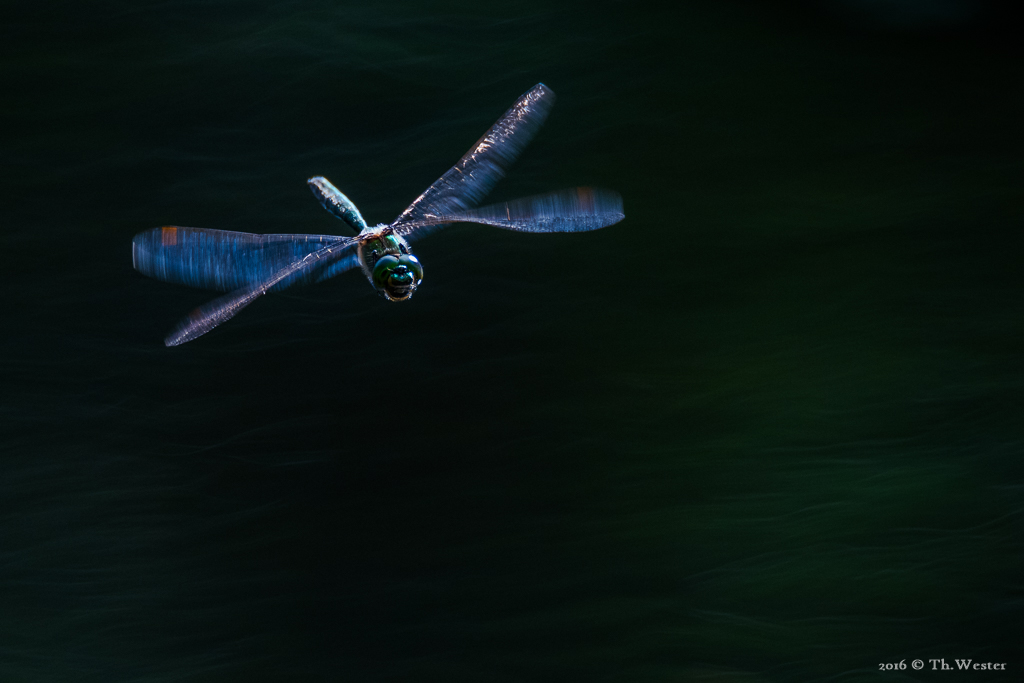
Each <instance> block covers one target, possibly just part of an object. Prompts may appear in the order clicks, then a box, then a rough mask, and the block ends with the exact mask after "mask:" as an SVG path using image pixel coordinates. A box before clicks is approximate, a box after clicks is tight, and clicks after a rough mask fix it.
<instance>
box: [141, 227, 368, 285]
mask: <svg viewBox="0 0 1024 683" xmlns="http://www.w3.org/2000/svg"><path fill="white" fill-rule="evenodd" d="M345 239H346V238H344V237H338V236H337V235H254V234H251V233H248V232H229V231H226V230H206V229H203V228H181V227H177V226H165V227H162V228H154V229H152V230H147V231H146V232H140V233H139V234H138V235H136V236H135V239H133V240H132V264H133V265H134V266H135V269H136V270H137V271H139V272H140V273H142V274H143V275H148V276H149V277H152V278H156V279H157V280H163V281H164V282H174V283H178V284H182V285H187V286H189V287H197V288H200V289H216V290H220V291H222V292H227V291H231V290H233V289H237V288H238V287H242V286H244V285H249V284H256V283H260V282H263V281H265V280H268V279H269V278H271V277H273V276H274V275H275V274H276V273H277V272H278V271H280V270H281V269H282V268H284V267H286V266H288V265H289V264H291V263H293V262H294V261H296V260H297V259H301V258H302V257H304V256H306V255H307V254H311V253H313V252H315V251H317V250H319V249H322V248H323V247H325V246H327V245H330V244H335V243H337V242H339V241H341V240H345ZM357 263H358V260H357V257H356V255H355V252H354V251H353V252H352V253H351V255H350V258H349V259H348V260H341V261H339V262H338V263H335V264H333V266H332V267H331V269H330V271H317V273H316V274H318V275H319V276H320V278H321V279H325V278H326V277H333V276H334V275H337V274H338V273H341V272H343V271H345V270H348V269H349V268H351V267H353V266H355V265H356V264H357ZM303 275H309V274H307V273H302V274H296V277H294V278H292V279H290V280H288V281H284V282H281V283H280V284H279V285H278V289H284V288H285V287H287V286H289V285H292V284H295V283H296V282H298V281H299V280H300V279H302V277H301V276H303Z"/></svg>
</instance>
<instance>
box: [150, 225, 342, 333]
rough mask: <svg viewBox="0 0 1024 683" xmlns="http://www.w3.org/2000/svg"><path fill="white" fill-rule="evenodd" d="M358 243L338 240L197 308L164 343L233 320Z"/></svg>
mask: <svg viewBox="0 0 1024 683" xmlns="http://www.w3.org/2000/svg"><path fill="white" fill-rule="evenodd" d="M357 242H358V240H357V239H356V238H355V237H353V238H349V239H344V240H339V241H337V242H335V243H334V244H331V245H328V246H326V247H323V248H322V249H319V250H317V251H314V252H313V253H310V254H306V255H305V256H304V257H302V258H301V259H298V260H296V261H294V262H293V263H290V264H288V265H287V266H285V267H284V268H281V269H279V270H278V271H277V272H276V273H274V274H273V275H272V276H271V277H269V278H267V279H266V280H263V281H261V282H258V283H253V284H249V285H246V286H245V287H240V288H239V289H236V290H235V291H233V292H231V293H230V294H225V295H224V296H222V297H219V298H217V299H214V300H213V301H211V302H209V303H207V304H204V305H202V306H200V307H199V308H197V309H195V310H194V311H192V313H190V314H189V315H188V316H187V317H185V318H184V319H183V320H182V321H181V322H180V323H178V326H177V327H176V328H175V329H174V331H173V332H171V333H170V334H169V335H167V338H166V339H164V344H166V345H167V346H178V345H179V344H184V343H185V342H189V341H192V340H193V339H196V338H197V337H201V336H203V335H204V334H206V333H207V332H209V331H210V330H212V329H213V328H215V327H217V326H218V325H220V324H221V323H223V322H225V321H227V320H230V319H231V318H233V317H235V315H237V314H238V312H239V311H241V310H242V309H243V308H245V307H246V306H248V305H249V304H250V303H252V302H253V301H255V300H256V299H257V298H259V297H260V296H262V295H264V294H266V293H267V292H269V291H271V290H272V289H274V288H275V287H277V286H278V285H280V284H282V283H285V282H294V281H295V280H296V279H301V278H303V277H306V276H308V274H309V273H311V272H314V271H320V270H322V269H324V268H329V267H330V266H331V265H333V264H334V263H336V262H337V261H338V260H340V259H342V258H346V257H347V254H348V251H349V248H350V247H352V246H353V245H354V244H356V243H357Z"/></svg>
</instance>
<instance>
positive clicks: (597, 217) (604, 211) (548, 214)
mask: <svg viewBox="0 0 1024 683" xmlns="http://www.w3.org/2000/svg"><path fill="white" fill-rule="evenodd" d="M623 218H625V214H623V212H622V197H621V196H620V195H619V193H618V192H613V191H612V190H601V189H597V188H592V187H573V188H570V189H567V190H558V191H556V192H548V193H547V194H539V195H534V196H532V197H524V198H522V199H513V200H511V201H507V202H504V203H502V204H491V205H489V206H484V207H481V208H479V209H470V210H469V211H461V212H458V213H452V214H449V215H442V216H434V217H431V218H426V219H424V220H422V221H416V222H414V223H407V224H402V225H399V226H398V227H397V228H395V232H397V233H399V234H404V232H405V231H410V232H413V231H419V230H420V229H422V227H425V226H428V225H431V224H445V223H483V224H484V225H493V226H495V227H498V228H504V229H506V230H515V231H516V232H586V231H588V230H597V229H598V228H604V227H607V226H609V225H613V224H615V223H618V222H619V221H621V220H622V219H623Z"/></svg>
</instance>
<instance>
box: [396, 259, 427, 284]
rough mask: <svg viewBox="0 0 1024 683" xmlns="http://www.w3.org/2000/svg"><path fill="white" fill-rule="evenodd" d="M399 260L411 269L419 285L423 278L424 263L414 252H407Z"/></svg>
mask: <svg viewBox="0 0 1024 683" xmlns="http://www.w3.org/2000/svg"><path fill="white" fill-rule="evenodd" d="M398 262H399V263H400V264H401V265H403V266H405V267H407V268H408V269H409V272H410V273H412V277H413V280H414V282H415V283H416V284H417V285H419V283H420V282H421V281H422V280H423V265H422V264H421V263H420V260H419V259H418V258H416V257H415V256H413V255H412V254H405V255H403V256H402V258H400V259H398Z"/></svg>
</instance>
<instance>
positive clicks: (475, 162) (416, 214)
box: [393, 83, 555, 237]
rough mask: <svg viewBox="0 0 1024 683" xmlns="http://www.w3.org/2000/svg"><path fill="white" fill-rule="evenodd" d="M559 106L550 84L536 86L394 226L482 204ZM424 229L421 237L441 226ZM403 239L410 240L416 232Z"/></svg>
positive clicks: (418, 233)
mask: <svg viewBox="0 0 1024 683" xmlns="http://www.w3.org/2000/svg"><path fill="white" fill-rule="evenodd" d="M554 102H555V93H553V92H552V91H551V90H549V89H548V87H547V86H546V85H544V84H543V83H538V84H537V85H535V86H533V88H532V89H530V91H529V92H527V93H524V94H523V95H522V97H520V98H519V100H518V101H517V102H516V103H515V104H514V105H512V108H511V109H509V110H508V111H507V112H505V115H504V116H502V117H501V118H500V119H498V121H497V123H495V124H494V125H493V126H491V128H490V130H488V131H487V132H486V133H484V136H483V137H482V138H480V139H479V140H478V141H477V143H476V144H475V145H473V148H472V149H470V150H469V151H468V152H466V154H465V156H463V157H462V158H461V159H459V162H458V163H457V164H455V165H454V166H452V167H451V168H450V169H449V170H448V172H447V173H445V174H444V175H443V176H441V177H440V178H438V179H437V181H436V182H435V183H434V184H433V185H431V186H430V187H428V188H427V191H426V192H424V193H423V194H421V195H420V196H419V197H417V198H416V201H414V202H413V203H412V204H410V205H409V208H407V209H406V210H405V211H403V212H402V214H401V215H400V216H399V217H398V218H397V219H396V220H395V222H394V223H393V225H399V224H401V223H413V222H416V221H421V220H422V219H424V218H427V217H428V216H444V215H450V214H453V213H457V212H460V211H465V210H467V209H470V208H472V207H474V206H476V205H477V204H479V203H480V201H481V200H482V199H483V198H484V196H485V195H486V194H487V193H488V192H490V191H491V189H493V188H494V185H495V183H497V182H498V181H499V180H501V178H503V177H504V176H505V172H506V171H507V170H508V167H509V166H511V165H512V162H514V161H515V160H516V158H518V157H519V155H520V154H521V153H522V151H523V149H524V148H525V147H526V145H527V144H529V142H530V140H532V139H533V136H534V135H536V134H537V131H538V130H539V129H540V127H541V125H542V124H543V123H544V121H545V119H547V117H548V112H549V111H550V110H551V106H552V105H553V104H554ZM419 225H420V230H419V231H417V233H416V235H415V236H416V237H420V236H422V234H425V233H426V232H430V231H431V229H432V228H433V229H436V228H438V227H440V225H442V224H441V223H436V222H434V223H419ZM404 234H407V235H411V232H408V231H407V232H406V233H404Z"/></svg>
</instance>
